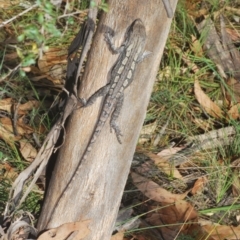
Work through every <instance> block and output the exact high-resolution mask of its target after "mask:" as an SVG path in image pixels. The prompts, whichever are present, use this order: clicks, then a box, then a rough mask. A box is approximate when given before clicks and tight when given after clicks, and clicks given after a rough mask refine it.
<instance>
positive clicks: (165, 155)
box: [137, 147, 182, 178]
mask: <svg viewBox="0 0 240 240" xmlns="http://www.w3.org/2000/svg"><path fill="white" fill-rule="evenodd" d="M171 149H174V150H172V151H171V150H170V151H166V150H163V151H162V152H160V153H159V154H160V156H159V154H157V155H156V154H153V153H150V152H147V151H146V150H144V149H141V148H140V147H137V152H138V153H142V154H144V155H145V156H147V157H149V158H150V159H151V160H152V161H153V162H154V164H155V165H156V166H157V167H158V168H159V169H161V171H162V172H164V173H166V174H167V175H171V176H173V177H175V178H182V175H181V174H180V172H179V171H178V170H177V168H175V167H174V166H172V165H171V164H170V163H169V162H168V161H167V159H169V158H170V157H171V156H172V155H169V154H173V153H174V152H175V151H177V148H171ZM181 149H182V148H181ZM179 150H180V148H178V151H179ZM150 170H151V169H150V166H148V162H144V163H143V164H141V166H139V167H138V168H137V172H139V173H141V174H144V173H145V172H149V171H150Z"/></svg>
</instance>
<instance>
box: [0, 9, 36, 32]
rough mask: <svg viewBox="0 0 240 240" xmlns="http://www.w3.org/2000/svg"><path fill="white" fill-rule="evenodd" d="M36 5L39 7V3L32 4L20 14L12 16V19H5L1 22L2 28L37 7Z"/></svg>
mask: <svg viewBox="0 0 240 240" xmlns="http://www.w3.org/2000/svg"><path fill="white" fill-rule="evenodd" d="M36 7H38V4H34V5H32V6H31V7H30V8H28V9H26V10H24V11H23V12H21V13H19V14H18V15H16V16H14V17H12V18H10V19H8V20H7V21H5V22H3V23H1V24H0V28H2V27H4V26H5V25H7V24H8V23H10V22H12V21H14V20H15V19H17V18H18V17H20V16H22V15H24V14H25V13H27V12H29V11H31V10H32V9H34V8H36Z"/></svg>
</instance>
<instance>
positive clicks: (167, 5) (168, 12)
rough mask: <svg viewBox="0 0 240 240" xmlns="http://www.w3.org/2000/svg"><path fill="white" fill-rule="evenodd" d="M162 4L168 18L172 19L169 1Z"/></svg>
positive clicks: (164, 0) (166, 0)
mask: <svg viewBox="0 0 240 240" xmlns="http://www.w3.org/2000/svg"><path fill="white" fill-rule="evenodd" d="M162 2H163V5H164V7H165V10H166V12H167V16H168V18H172V17H173V10H172V7H171V5H170V3H169V0H162Z"/></svg>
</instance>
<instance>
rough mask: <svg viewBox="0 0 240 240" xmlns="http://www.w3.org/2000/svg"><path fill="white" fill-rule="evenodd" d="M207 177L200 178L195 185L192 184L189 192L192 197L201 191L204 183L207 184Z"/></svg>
mask: <svg viewBox="0 0 240 240" xmlns="http://www.w3.org/2000/svg"><path fill="white" fill-rule="evenodd" d="M207 181H208V180H207V177H205V176H203V177H200V178H199V179H198V180H197V181H196V182H195V183H194V186H193V188H192V190H191V193H192V194H193V195H195V194H196V193H199V192H200V191H202V190H203V187H204V185H205V183H206V182H207Z"/></svg>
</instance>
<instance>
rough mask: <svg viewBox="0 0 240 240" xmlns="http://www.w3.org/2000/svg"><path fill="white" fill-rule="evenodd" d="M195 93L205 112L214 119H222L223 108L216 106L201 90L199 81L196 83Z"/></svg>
mask: <svg viewBox="0 0 240 240" xmlns="http://www.w3.org/2000/svg"><path fill="white" fill-rule="evenodd" d="M194 93H195V96H196V99H197V100H198V102H199V104H200V105H201V106H202V107H203V108H204V110H205V111H206V112H207V113H208V114H209V115H210V116H212V117H215V118H222V116H223V114H222V110H221V108H220V107H219V106H218V105H217V104H215V103H214V102H213V101H212V100H211V99H210V98H209V97H208V96H207V95H206V94H205V93H204V92H203V90H202V89H201V87H200V84H199V82H198V80H195V82H194Z"/></svg>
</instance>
